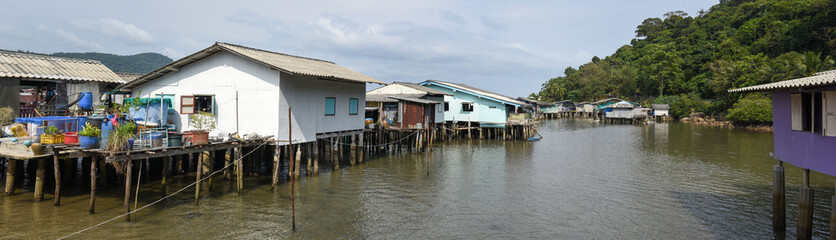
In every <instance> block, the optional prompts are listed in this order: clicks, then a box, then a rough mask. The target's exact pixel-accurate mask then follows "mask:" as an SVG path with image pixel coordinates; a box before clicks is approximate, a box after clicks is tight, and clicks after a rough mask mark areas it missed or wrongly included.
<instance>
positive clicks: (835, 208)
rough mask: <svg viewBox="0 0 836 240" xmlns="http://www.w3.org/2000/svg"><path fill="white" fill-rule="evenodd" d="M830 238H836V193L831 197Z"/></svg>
mask: <svg viewBox="0 0 836 240" xmlns="http://www.w3.org/2000/svg"><path fill="white" fill-rule="evenodd" d="M830 239H831V240H833V239H836V195H833V197H830Z"/></svg>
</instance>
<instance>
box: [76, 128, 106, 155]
mask: <svg viewBox="0 0 836 240" xmlns="http://www.w3.org/2000/svg"><path fill="white" fill-rule="evenodd" d="M78 135H80V136H79V137H78V143H79V144H81V148H83V149H91V148H96V147H98V146H99V140H100V139H101V136H102V130H101V129H99V127H96V126H93V124H90V123H87V124H85V125H84V128H82V129H81V131H80V132H78Z"/></svg>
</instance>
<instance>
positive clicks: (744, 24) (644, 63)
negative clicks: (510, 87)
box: [530, 0, 836, 124]
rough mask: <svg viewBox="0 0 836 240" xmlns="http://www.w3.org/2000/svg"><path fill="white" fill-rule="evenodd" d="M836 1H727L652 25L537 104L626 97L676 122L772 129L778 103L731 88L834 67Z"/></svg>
mask: <svg viewBox="0 0 836 240" xmlns="http://www.w3.org/2000/svg"><path fill="white" fill-rule="evenodd" d="M834 58H836V1H831V0H780V1H775V0H721V1H720V3H719V4H717V5H714V6H712V7H711V8H710V9H709V10H708V11H700V12H699V13H698V16H696V17H691V16H688V14H687V13H685V12H682V11H673V12H668V13H666V14H665V15H664V18H648V19H645V20H644V21H643V22H642V23H641V24H640V25H638V27H637V28H636V38H634V39H632V41H631V42H630V44H629V45H624V46H622V47H621V48H619V49H618V50H616V52H615V53H613V54H612V55H610V56H607V57H604V58H599V57H597V56H596V57H593V58H592V60H591V62H589V63H586V64H583V65H581V66H579V67H578V68H573V67H567V68H566V69H565V70H564V72H563V76H560V77H555V78H552V79H549V80H548V81H546V82H545V83H543V85H542V88H541V90H540V91H539V92H537V93H532V94H531V95H530V97H532V98H538V99H540V100H542V101H558V100H566V99H568V100H573V101H576V102H577V101H594V100H597V99H603V98H608V97H620V98H625V99H632V100H634V101H637V102H640V103H643V104H646V105H649V104H669V105H671V113H672V114H673V115H674V117H677V118H681V117H686V116H688V115H689V114H690V113H691V109H693V110H694V111H695V112H704V113H706V114H707V115H712V116H720V117H723V118H725V119H728V120H731V121H734V122H737V123H743V124H768V123H771V122H772V105H771V100H770V97H769V96H767V95H765V94H764V93H750V94H737V93H729V92H727V91H728V90H729V89H734V88H740V87H746V86H752V85H757V84H763V83H770V82H777V81H782V80H787V79H793V78H798V77H805V76H812V75H813V74H814V73H816V72H820V71H825V70H829V69H831V68H833V67H834Z"/></svg>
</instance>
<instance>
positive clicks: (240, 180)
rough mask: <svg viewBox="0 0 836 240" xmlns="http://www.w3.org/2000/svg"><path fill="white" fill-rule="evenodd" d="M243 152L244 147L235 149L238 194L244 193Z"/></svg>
mask: <svg viewBox="0 0 836 240" xmlns="http://www.w3.org/2000/svg"><path fill="white" fill-rule="evenodd" d="M243 151H244V148H243V147H240V146H239V147H237V148H235V170H236V171H235V177H236V179H237V182H236V183H237V184H236V185H237V186H238V193H243V192H244V162H243V161H242V160H243V159H241V158H243V157H244V153H243Z"/></svg>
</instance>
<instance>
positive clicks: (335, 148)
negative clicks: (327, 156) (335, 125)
mask: <svg viewBox="0 0 836 240" xmlns="http://www.w3.org/2000/svg"><path fill="white" fill-rule="evenodd" d="M337 139H339V138H333V137H332V138H331V163H332V164H333V165H334V171H339V170H340V158H339V156H338V153H339V150H338V146H339V145H338V142H337ZM335 155H337V156H335Z"/></svg>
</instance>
